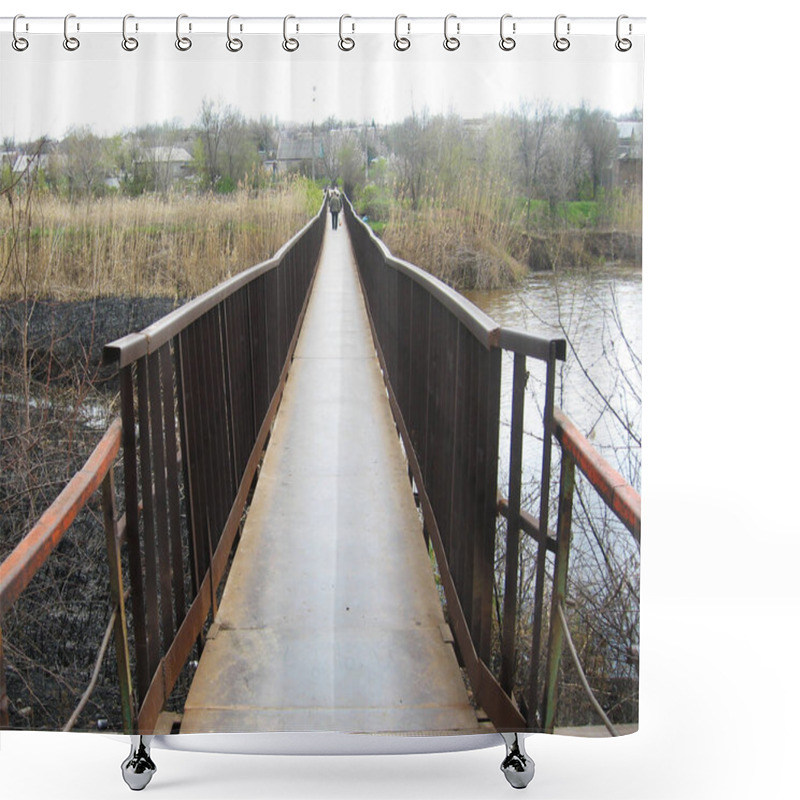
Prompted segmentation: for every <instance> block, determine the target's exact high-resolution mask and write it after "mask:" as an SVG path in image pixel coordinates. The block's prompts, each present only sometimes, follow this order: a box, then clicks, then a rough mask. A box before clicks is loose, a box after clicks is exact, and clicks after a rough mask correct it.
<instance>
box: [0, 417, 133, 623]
mask: <svg viewBox="0 0 800 800" xmlns="http://www.w3.org/2000/svg"><path fill="white" fill-rule="evenodd" d="M121 444H122V422H121V420H120V419H119V418H117V419H115V420H114V421H113V422H112V423H111V425H110V426H109V428H108V430H107V431H106V432H105V434H104V435H103V438H102V439H101V440H100V443H99V444H98V445H97V447H95V449H94V450H93V451H92V454H91V455H90V456H89V458H88V459H87V461H86V463H85V464H84V465H83V467H82V468H81V469H80V470H79V471H78V472H76V473H75V475H74V476H73V477H72V479H71V480H70V482H69V483H68V484H67V485H66V487H64V489H63V490H62V492H61V494H59V495H58V497H57V498H56V499H55V500H54V501H53V503H52V504H51V505H50V507H49V508H48V509H47V510H46V511H45V512H44V513H43V514H42V516H41V517H40V518H39V520H38V522H37V523H36V524H35V525H34V526H33V528H31V530H30V532H29V533H28V534H27V535H26V536H25V538H24V539H23V540H22V541H21V542H20V543H19V544H18V545H17V546H16V547H15V548H14V550H13V551H12V552H11V553H10V555H9V556H8V557H7V558H6V559H5V561H3V563H2V564H0V618H2V617H3V615H4V614H5V613H6V612H7V611H8V610H9V609H10V608H11V606H12V605H13V604H14V602H15V601H16V599H17V598H18V597H19V596H20V594H22V592H23V591H24V590H25V588H26V587H27V585H28V584H29V583H30V582H31V580H32V579H33V577H34V575H36V573H37V572H38V570H39V569H40V568H41V567H42V565H43V564H44V563H45V561H47V557H48V556H49V555H50V553H52V552H53V550H55V548H56V547H57V546H58V543H59V542H60V541H61V539H62V537H63V536H64V534H65V533H66V531H67V530H69V527H70V525H72V522H73V521H74V519H75V517H76V516H77V515H78V512H79V511H80V510H81V509H82V508H83V507H84V506H85V505H86V503H87V501H88V500H89V498H90V497H91V496H92V495H93V494H94V493H95V492H96V491H97V489H99V488H100V485H101V484H102V482H103V479H104V478H105V476H106V475H107V474H108V471H109V469H111V466H112V465H113V463H114V459H115V458H116V457H117V454H118V453H119V449H120V445H121Z"/></svg>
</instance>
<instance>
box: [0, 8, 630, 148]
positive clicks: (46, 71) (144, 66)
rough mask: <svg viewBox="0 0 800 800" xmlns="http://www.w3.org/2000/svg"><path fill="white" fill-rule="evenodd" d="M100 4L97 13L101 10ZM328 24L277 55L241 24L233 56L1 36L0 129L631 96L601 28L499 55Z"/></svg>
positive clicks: (46, 131) (153, 45)
mask: <svg viewBox="0 0 800 800" xmlns="http://www.w3.org/2000/svg"><path fill="white" fill-rule="evenodd" d="M104 15H108V11H105V12H104ZM335 31H336V27H335V21H334V25H333V29H332V32H331V34H330V35H307V36H305V37H303V36H302V35H300V37H299V38H300V41H301V45H300V48H299V49H298V50H297V51H296V52H294V53H286V52H284V50H283V49H282V48H281V46H280V41H281V39H280V36H277V35H252V36H250V37H247V36H246V34H244V35H243V39H244V41H245V46H244V47H243V49H242V50H241V51H240V52H238V53H230V52H228V51H227V50H226V49H225V34H224V31H223V30H220V33H219V35H214V34H203V35H197V36H195V37H194V38H193V42H194V43H193V46H192V48H191V49H190V50H188V51H186V52H179V51H178V50H177V49H176V48H175V45H174V42H175V36H174V33H152V32H150V33H144V34H140V35H139V41H140V45H139V48H138V49H137V50H136V51H135V52H131V53H129V52H125V51H124V50H123V49H122V47H121V46H120V41H121V34H101V33H83V34H81V46H80V48H79V49H78V50H76V51H75V52H67V51H66V50H64V48H63V47H62V41H63V35H62V34H61V33H53V34H42V33H40V34H30V35H29V36H28V38H29V41H30V42H31V44H30V46H29V48H28V49H27V50H26V51H25V52H24V53H17V52H15V51H14V50H13V49H12V48H11V47H10V37H9V36H8V34H5V35H4V36H3V41H2V46H0V109H2V118H0V136H10V137H13V138H14V139H16V140H17V141H26V140H29V139H32V138H35V137H37V136H40V135H48V136H50V137H52V138H59V137H61V136H62V135H63V134H64V133H65V131H66V130H67V129H68V128H69V127H71V126H75V125H90V126H91V127H92V128H93V129H94V130H95V131H96V132H98V133H100V134H112V133H116V132H119V131H122V130H126V129H130V128H132V127H136V126H137V125H141V124H143V123H148V122H161V121H165V120H171V119H176V120H179V121H180V122H182V123H183V124H190V123H192V122H193V121H194V120H195V119H196V117H197V113H198V110H199V108H200V104H201V102H202V100H203V98H204V97H207V98H209V99H212V100H217V101H221V102H222V103H224V104H230V105H231V106H233V107H237V108H239V109H240V110H241V111H242V112H243V113H244V115H245V116H246V117H252V118H258V117H260V116H261V115H266V116H268V117H277V118H278V119H279V120H281V121H296V122H308V121H310V120H311V119H312V118H313V119H315V120H316V121H321V120H323V119H325V118H326V117H329V116H336V117H338V118H340V119H344V120H349V119H353V120H355V121H356V122H364V121H366V122H369V121H372V120H375V121H376V122H378V123H387V122H393V121H397V120H400V119H403V118H404V117H406V116H408V115H409V114H410V113H411V111H412V110H416V111H417V112H419V111H422V110H428V111H430V112H431V113H433V114H438V113H448V112H455V113H456V114H458V115H460V116H462V117H479V116H482V115H483V114H485V113H488V112H493V111H496V112H502V111H508V110H511V109H515V108H518V107H519V105H520V103H522V102H528V103H530V104H532V105H535V104H536V103H537V102H538V101H540V100H548V101H549V102H551V103H552V104H553V105H554V106H555V107H559V106H560V107H563V108H568V107H571V106H576V105H579V104H580V103H581V102H586V103H588V104H589V105H590V106H591V107H593V108H603V109H606V110H608V111H610V112H612V113H614V114H622V113H625V112H628V111H631V110H632V109H633V108H635V107H639V108H641V107H642V81H643V48H642V47H637V48H635V49H633V51H632V52H629V53H622V54H621V53H619V52H617V51H616V50H615V49H614V46H613V43H614V36H613V31H611V32H610V33H609V35H608V36H597V35H591V36H580V37H575V40H574V43H573V44H572V46H571V47H570V49H569V50H568V51H567V52H564V53H559V52H556V51H555V50H554V48H553V46H552V43H553V38H552V35H550V34H547V35H541V36H539V35H536V36H526V37H524V38H522V37H520V38H518V45H517V47H516V48H515V49H514V50H513V51H511V52H503V51H501V50H500V48H499V47H498V41H499V37H498V35H497V34H492V35H486V36H482V35H481V36H474V35H472V36H469V37H467V36H465V37H463V39H462V45H461V47H460V48H459V49H458V50H457V51H455V52H447V51H445V49H444V48H443V47H442V40H443V36H442V34H436V35H433V34H424V35H423V34H419V35H417V36H415V37H413V38H412V41H413V44H412V48H411V49H410V50H409V51H408V52H404V53H400V52H397V51H396V50H395V49H394V47H393V44H392V43H393V36H392V34H391V33H369V34H364V33H359V34H358V35H357V37H356V41H357V44H356V47H355V49H354V50H352V51H351V52H347V53H343V52H341V51H340V50H339V48H338V47H337V46H336V44H337V35H336V32H335Z"/></svg>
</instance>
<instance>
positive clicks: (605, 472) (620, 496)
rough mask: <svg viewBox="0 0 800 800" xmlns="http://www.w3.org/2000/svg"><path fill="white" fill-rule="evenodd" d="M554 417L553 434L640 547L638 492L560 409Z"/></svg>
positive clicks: (640, 522) (557, 409)
mask: <svg viewBox="0 0 800 800" xmlns="http://www.w3.org/2000/svg"><path fill="white" fill-rule="evenodd" d="M553 417H554V420H555V431H554V435H555V437H556V439H557V440H558V442H559V444H560V445H561V447H562V448H563V449H564V451H565V452H566V453H568V454H569V455H570V457H571V458H572V459H573V460H574V461H575V465H576V466H577V467H578V469H579V470H580V471H581V472H582V473H583V474H584V475H585V476H586V478H587V479H588V481H589V483H591V485H592V486H593V487H594V488H595V490H596V491H597V493H598V495H600V497H601V498H602V500H603V502H604V503H605V504H606V505H607V506H608V507H609V508H610V509H611V510H612V511H613V512H614V513H615V514H616V515H617V517H618V518H619V520H620V521H621V522H622V523H623V525H625V527H626V528H627V529H628V530H629V531H630V532H631V535H632V536H633V538H634V539H635V540H636V543H637V544H639V545H640V546H641V535H642V534H641V531H642V499H641V496H640V495H639V493H638V492H637V491H636V490H635V489H634V488H633V487H632V486H630V485H629V484H628V482H627V481H626V480H625V478H623V477H622V475H620V474H619V472H617V471H616V470H615V469H614V468H613V467H612V466H611V465H610V464H609V463H608V462H607V461H606V460H605V459H604V458H603V457H602V456H601V455H600V454H599V453H598V452H597V450H595V448H594V447H593V446H592V444H591V443H590V442H589V440H588V439H587V438H586V437H585V436H584V435H583V434H582V433H581V432H580V431H579V430H578V428H577V427H576V425H575V423H574V422H573V421H572V420H571V419H570V418H569V417H568V416H567V415H566V414H565V413H564V412H563V411H562V410H561V409H559V408H556V409H555V410H554V412H553Z"/></svg>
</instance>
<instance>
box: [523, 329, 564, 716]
mask: <svg viewBox="0 0 800 800" xmlns="http://www.w3.org/2000/svg"><path fill="white" fill-rule="evenodd" d="M556 347H557V342H551V343H550V352H549V354H548V358H547V379H546V384H545V402H544V411H543V430H544V434H543V435H544V441H543V442H542V479H541V497H540V503H539V530H540V532H541V535H540V537H539V546H538V548H537V551H536V552H537V554H536V586H535V590H534V605H533V634H532V636H531V675H530V692H529V696H528V724H529V725H530V727H531V728H534V727H540V725H541V721H537V720H536V719H535V718H536V717H537V716H538V711H539V656H540V654H541V644H542V643H541V640H542V616H543V612H544V582H545V567H546V563H547V536H548V516H549V508H550V462H551V457H552V450H553V406H554V401H555V376H556Z"/></svg>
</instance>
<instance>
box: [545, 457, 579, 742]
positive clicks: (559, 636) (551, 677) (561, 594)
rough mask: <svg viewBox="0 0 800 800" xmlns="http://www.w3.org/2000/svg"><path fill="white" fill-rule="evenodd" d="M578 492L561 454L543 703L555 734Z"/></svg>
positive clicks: (548, 728) (568, 463) (549, 729)
mask: <svg viewBox="0 0 800 800" xmlns="http://www.w3.org/2000/svg"><path fill="white" fill-rule="evenodd" d="M574 491H575V461H574V460H573V459H572V457H571V456H570V455H569V454H568V453H567V452H566V451H565V450H562V451H561V477H560V481H559V491H558V527H557V530H556V553H555V564H554V567H553V596H552V600H551V603H550V635H549V638H548V643H547V666H546V670H545V684H544V701H543V704H542V727H543V728H544V730H545V732H547V733H552V732H553V728H554V727H555V716H556V705H557V699H558V698H557V691H558V670H559V665H560V663H561V650H562V647H563V644H564V630H563V626H562V623H561V614H559V608H560V607H561V605H562V604H563V603H564V602H565V600H566V597H567V572H568V568H569V547H570V538H571V535H572V498H573V494H574Z"/></svg>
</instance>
